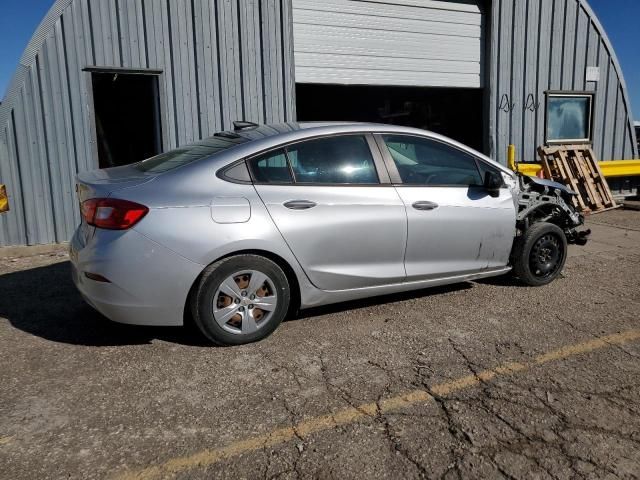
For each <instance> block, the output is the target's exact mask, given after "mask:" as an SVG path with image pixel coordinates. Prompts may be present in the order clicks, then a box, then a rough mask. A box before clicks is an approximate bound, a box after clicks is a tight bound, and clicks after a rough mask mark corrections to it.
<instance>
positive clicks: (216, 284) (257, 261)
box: [191, 255, 290, 345]
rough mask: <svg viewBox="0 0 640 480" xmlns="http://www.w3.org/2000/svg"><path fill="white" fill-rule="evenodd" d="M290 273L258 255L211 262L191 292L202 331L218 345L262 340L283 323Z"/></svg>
mask: <svg viewBox="0 0 640 480" xmlns="http://www.w3.org/2000/svg"><path fill="white" fill-rule="evenodd" d="M289 301H290V291H289V282H288V281H287V276H286V275H285V274H284V272H283V271H282V269H281V268H280V267H279V266H278V265H277V264H276V263H274V262H273V261H271V260H269V259H267V258H265V257H261V256H258V255H237V256H234V257H228V258H225V259H223V260H220V261H219V262H216V263H215V264H213V265H211V266H209V267H208V268H207V270H206V271H205V272H204V274H203V276H202V280H201V281H200V285H199V286H198V288H197V290H196V292H195V294H194V295H193V297H192V302H191V310H192V314H193V318H194V321H195V323H196V325H197V326H198V328H199V329H200V331H201V332H202V333H203V334H204V335H205V336H206V337H207V338H209V340H211V341H212V342H213V343H215V344H217V345H242V344H245V343H251V342H255V341H258V340H261V339H263V338H265V337H267V336H268V335H270V334H271V333H273V331H274V330H275V329H276V328H277V327H278V325H280V322H282V320H283V319H284V317H285V315H286V314H287V311H288V308H289Z"/></svg>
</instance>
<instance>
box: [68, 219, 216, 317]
mask: <svg viewBox="0 0 640 480" xmlns="http://www.w3.org/2000/svg"><path fill="white" fill-rule="evenodd" d="M69 250H70V252H69V253H70V258H71V265H72V278H73V282H74V284H75V285H76V287H77V289H78V290H79V291H80V294H81V295H82V297H83V298H84V299H85V301H86V302H87V303H89V304H90V305H91V306H93V307H94V308H95V309H96V310H98V311H99V312H100V313H102V314H103V315H104V316H106V317H107V318H109V319H110V320H113V321H115V322H119V323H128V324H134V325H162V326H170V325H182V324H183V319H184V308H185V304H186V301H187V296H188V294H189V290H190V289H191V286H192V285H193V282H194V281H195V279H196V278H197V277H198V275H199V274H200V272H201V271H202V269H203V268H204V266H201V265H199V264H197V263H194V262H191V261H190V260H187V259H185V258H183V257H181V256H180V255H178V254H176V253H174V252H172V251H171V250H168V249H167V248H165V247H162V246H161V245H159V244H157V243H155V242H153V241H152V240H150V239H148V238H147V237H145V236H144V235H142V234H140V233H138V232H136V231H135V230H127V231H124V232H122V231H108V230H96V231H95V233H93V235H90V236H89V239H88V240H86V241H85V240H84V238H83V234H82V233H81V232H80V230H78V231H76V233H75V235H74V236H73V239H72V240H71V243H70V247H69ZM86 272H89V273H92V274H97V275H101V276H102V277H104V278H106V279H108V280H109V282H99V281H95V280H92V279H89V278H87V277H86V275H85V273H86Z"/></svg>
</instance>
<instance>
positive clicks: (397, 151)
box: [383, 135, 482, 186]
mask: <svg viewBox="0 0 640 480" xmlns="http://www.w3.org/2000/svg"><path fill="white" fill-rule="evenodd" d="M383 138H384V142H385V144H386V145H387V148H388V149H389V153H390V154H391V157H392V158H393V161H394V163H395V165H396V167H397V169H398V173H399V174H400V178H401V180H402V183H406V184H409V185H454V186H455V185H460V186H469V185H482V179H481V177H480V172H479V171H478V167H477V165H476V161H475V159H474V157H472V156H471V155H469V154H467V153H465V152H463V151H461V150H458V149H457V148H454V147H451V146H449V145H446V144H444V143H441V142H437V141H434V140H429V139H427V138H420V137H411V136H403V135H385V136H384V137H383Z"/></svg>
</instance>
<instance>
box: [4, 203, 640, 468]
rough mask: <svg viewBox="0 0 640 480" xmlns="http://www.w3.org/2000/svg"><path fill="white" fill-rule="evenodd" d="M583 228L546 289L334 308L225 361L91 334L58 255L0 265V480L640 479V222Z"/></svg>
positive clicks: (185, 340)
mask: <svg viewBox="0 0 640 480" xmlns="http://www.w3.org/2000/svg"><path fill="white" fill-rule="evenodd" d="M589 223H590V225H591V228H592V229H593V238H592V241H591V242H590V243H589V244H588V245H587V246H586V247H572V249H571V252H570V258H569V260H568V263H567V266H566V268H565V271H564V275H563V278H561V279H559V280H558V281H557V282H555V283H554V284H552V285H550V286H547V287H543V288H527V287H521V286H518V285H515V284H513V283H512V282H511V281H510V280H509V279H507V278H499V279H492V280H489V281H482V282H475V283H465V284H461V285H455V286H451V287H447V288H438V289H432V290H425V291H420V292H414V293H411V294H404V295H395V296H391V297H384V298H380V299H376V300H371V301H366V302H357V303H350V304H344V305H339V306H333V307H331V308H324V309H319V310H314V311H310V312H306V313H304V314H303V315H302V316H301V318H298V319H295V320H292V321H288V322H286V323H284V324H282V325H281V326H280V328H279V329H278V331H277V332H276V333H275V334H274V335H272V336H271V337H270V338H268V339H266V340H265V341H263V342H261V343H258V344H253V345H248V346H243V347H235V348H212V347H209V346H207V345H206V343H204V341H203V340H202V338H201V337H200V336H199V335H198V334H197V333H195V332H194V331H192V330H189V329H183V328H141V327H132V326H124V325H118V324H115V323H111V322H109V321H107V320H105V319H104V318H102V317H101V316H100V315H99V314H97V313H95V312H94V311H93V310H92V309H91V308H89V307H88V306H86V305H85V304H84V303H83V302H82V300H81V299H80V297H79V296H78V294H77V293H76V292H75V290H74V288H73V286H72V285H71V283H70V280H69V265H68V262H67V257H66V253H64V251H63V250H59V251H54V253H51V254H48V255H37V256H31V257H20V258H4V259H3V258H0V292H1V294H0V352H2V353H1V355H0V385H1V387H0V478H3V479H12V480H13V479H42V478H119V479H128V478H167V477H173V478H234V479H235V478H251V479H252V478H257V477H260V478H283V479H286V478H299V477H301V478H339V479H343V478H402V477H406V478H447V479H448V478H479V477H482V478H503V477H504V478H517V479H520V478H535V479H545V478H612V479H613V478H639V476H640V362H639V359H640V321H639V313H640V288H639V286H640V249H639V247H640V212H631V211H620V210H618V211H613V212H608V213H604V214H600V215H597V216H593V217H591V219H590V221H589ZM549 352H551V353H549Z"/></svg>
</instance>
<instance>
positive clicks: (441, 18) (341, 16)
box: [293, 0, 484, 88]
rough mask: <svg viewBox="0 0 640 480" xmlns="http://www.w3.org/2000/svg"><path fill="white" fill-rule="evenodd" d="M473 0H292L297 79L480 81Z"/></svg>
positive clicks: (478, 18)
mask: <svg viewBox="0 0 640 480" xmlns="http://www.w3.org/2000/svg"><path fill="white" fill-rule="evenodd" d="M482 25H483V20H482V13H481V9H480V7H479V6H478V4H477V3H476V2H468V1H450V2H442V1H429V0H425V1H422V2H417V1H415V0H404V1H401V0H395V1H393V2H388V1H385V2H382V1H377V0H323V1H322V2H318V1H316V0H293V39H294V44H295V45H294V51H295V78H296V81H297V82H298V83H331V84H360V85H412V86H432V87H438V86H446V87H469V88H479V87H481V86H482V75H481V72H482V69H483V66H482V62H483V51H484V49H483V47H482V42H483V40H484V39H483V35H482Z"/></svg>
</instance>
